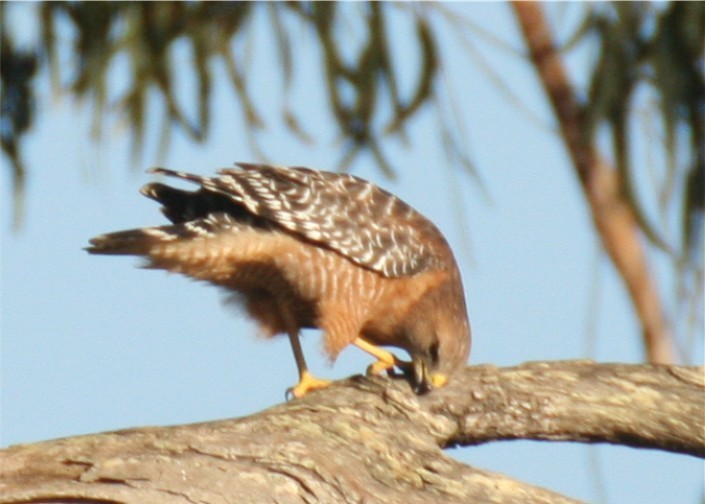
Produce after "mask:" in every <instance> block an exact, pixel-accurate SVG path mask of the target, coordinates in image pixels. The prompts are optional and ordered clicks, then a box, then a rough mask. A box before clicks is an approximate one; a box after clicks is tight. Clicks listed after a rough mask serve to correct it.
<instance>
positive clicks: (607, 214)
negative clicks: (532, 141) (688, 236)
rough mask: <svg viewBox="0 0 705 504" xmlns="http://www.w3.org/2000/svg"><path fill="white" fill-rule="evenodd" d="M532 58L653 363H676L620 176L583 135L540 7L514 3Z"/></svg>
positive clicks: (573, 97) (579, 116) (572, 95)
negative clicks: (624, 287)
mask: <svg viewBox="0 0 705 504" xmlns="http://www.w3.org/2000/svg"><path fill="white" fill-rule="evenodd" d="M512 6H513V8H514V13H515V15H516V18H517V20H518V22H519V26H520V27H521V30H522V33H523V35H524V41H525V43H526V46H527V48H528V50H529V56H530V57H531V61H532V63H533V65H534V67H535V68H536V71H537V73H538V75H539V79H540V80H541V84H542V85H543V88H544V90H545V92H546V95H547V96H548V98H549V101H550V103H551V106H552V108H553V111H554V113H555V115H556V119H557V121H558V124H559V129H560V132H561V136H562V137H563V142H564V143H565V146H566V149H567V150H568V153H569V154H570V157H571V159H572V161H573V167H574V169H575V172H576V174H577V176H578V179H579V180H580V184H581V186H582V188H583V192H584V193H585V196H586V198H587V202H588V204H589V206H590V210H591V213H592V219H593V221H594V223H595V228H596V230H597V232H598V233H599V235H600V239H601V241H602V244H603V246H604V248H605V251H606V252H607V255H609V257H610V259H611V260H612V263H613V264H614V266H615V268H616V269H617V272H618V273H619V275H620V276H621V278H622V281H623V282H624V284H625V286H626V288H627V292H628V293H629V297H630V298H631V301H632V305H633V306H634V311H635V312H636V315H637V317H638V318H639V320H640V322H641V327H642V333H643V337H644V346H645V347H646V354H647V357H648V359H649V362H660V363H672V362H675V357H674V352H673V342H672V338H671V334H670V328H669V325H668V323H667V320H666V316H665V314H664V309H663V306H662V303H661V300H660V296H659V293H658V289H657V287H656V282H655V280H654V278H653V276H652V274H651V271H650V269H649V265H648V261H647V259H646V253H645V251H644V245H643V243H642V241H641V236H640V232H639V225H638V223H637V218H636V215H635V214H634V210H633V208H632V207H631V206H630V205H629V202H628V201H627V198H626V197H625V193H624V189H623V188H624V183H623V181H622V180H621V178H620V175H619V173H618V172H617V170H615V169H614V168H613V167H612V166H610V165H609V163H608V162H607V161H605V159H604V158H603V157H602V156H600V153H599V152H598V151H597V149H596V148H595V146H594V145H593V144H592V143H589V142H588V137H587V135H586V134H585V133H584V128H585V121H584V113H583V110H582V108H581V106H580V104H579V102H578V99H577V97H576V95H575V91H574V90H573V86H572V83H571V81H570V79H569V77H568V73H567V70H566V68H565V66H564V65H563V61H562V58H561V54H560V51H559V50H558V49H557V48H556V45H555V43H554V42H553V36H552V32H551V29H550V28H549V25H548V21H547V20H546V18H545V16H544V14H543V8H542V7H541V5H540V4H539V3H536V2H512Z"/></svg>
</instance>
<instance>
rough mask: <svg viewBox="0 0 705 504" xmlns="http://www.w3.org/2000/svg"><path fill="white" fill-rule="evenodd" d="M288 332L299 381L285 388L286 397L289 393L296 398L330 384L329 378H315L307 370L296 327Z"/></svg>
mask: <svg viewBox="0 0 705 504" xmlns="http://www.w3.org/2000/svg"><path fill="white" fill-rule="evenodd" d="M288 333H289V342H290V343H291V349H292V350H293V351H294V358H295V359H296V367H298V369H299V383H297V384H296V385H294V386H293V387H291V388H288V389H287V390H286V395H287V397H288V396H289V394H291V395H292V396H294V397H296V398H299V397H303V396H305V395H306V394H307V393H308V392H310V391H311V390H316V389H320V388H324V387H327V386H328V385H330V384H331V381H330V380H321V379H319V378H316V377H315V376H313V375H312V374H311V373H310V372H309V371H308V367H307V366H306V359H304V352H303V350H302V349H301V342H300V341H299V331H298V329H294V328H291V329H290V330H289V331H288Z"/></svg>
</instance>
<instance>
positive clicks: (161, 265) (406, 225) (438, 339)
mask: <svg viewBox="0 0 705 504" xmlns="http://www.w3.org/2000/svg"><path fill="white" fill-rule="evenodd" d="M237 166H238V168H235V169H221V170H219V171H218V172H217V176H214V177H203V176H199V175H193V174H189V173H184V172H179V171H172V170H167V169H165V168H154V169H152V170H150V172H151V173H155V174H159V175H166V176H169V177H174V178H177V179H183V180H186V181H188V182H192V183H195V184H197V185H198V188H197V189H196V190H193V191H188V190H182V189H177V188H174V187H171V186H168V185H165V184H162V183H157V182H155V183H151V184H147V185H146V186H144V187H143V188H142V189H141V192H142V194H144V195H145V196H147V197H149V198H152V199H154V200H156V201H158V202H159V203H160V204H161V205H162V209H161V210H162V212H163V214H164V215H165V216H166V217H167V218H168V219H169V220H170V221H171V222H172V224H171V225H167V226H157V227H147V228H141V229H134V230H129V231H120V232H116V233H110V234H104V235H101V236H98V237H96V238H93V239H92V240H90V244H91V246H90V247H88V248H87V251H88V252H90V253H92V254H109V255H136V256H141V257H143V258H144V259H146V264H145V267H147V268H156V269H163V270H167V271H171V272H177V273H181V274H183V275H186V276H188V277H191V278H194V279H197V280H203V281H206V282H208V283H211V284H215V285H218V286H220V287H221V288H223V289H225V290H226V291H228V292H229V293H231V294H234V295H236V296H237V298H238V299H239V300H240V301H241V303H242V304H243V305H244V307H245V309H246V311H247V313H248V314H249V315H250V316H251V317H252V318H253V319H254V320H255V321H256V322H257V323H258V324H259V327H260V329H261V332H262V333H263V335H265V336H267V337H271V336H275V335H278V334H287V335H288V336H289V340H290V342H291V347H292V350H293V352H294V357H295V359H296V364H297V366H298V371H299V382H298V384H297V385H295V386H294V387H292V388H290V389H289V392H290V393H291V394H292V395H293V396H294V397H301V396H303V395H305V394H306V393H307V392H308V391H310V390H314V389H318V388H322V387H325V386H326V385H328V384H329V383H330V382H329V381H326V380H321V379H318V378H316V377H314V376H312V375H311V374H310V373H309V371H308V369H307V366H306V361H305V359H304V355H303V352H302V350H301V344H300V342H299V332H300V330H301V329H302V328H320V329H321V330H322V331H323V343H324V348H325V351H326V352H327V354H328V355H329V357H330V358H331V361H334V360H335V358H336V357H337V355H338V354H339V353H340V352H341V350H343V348H345V347H346V346H348V345H349V344H353V345H356V346H358V347H359V348H361V349H362V350H364V351H365V352H367V353H369V354H371V355H372V356H373V357H375V358H376V359H377V360H376V361H375V362H374V363H373V364H371V365H370V367H369V368H368V373H370V374H379V373H381V372H383V371H388V372H390V373H391V372H393V370H394V368H395V367H397V368H399V369H401V370H403V371H404V372H405V373H407V374H408V375H409V376H410V377H411V380H412V382H413V384H414V385H415V387H416V390H417V391H418V392H425V391H428V390H430V389H432V388H435V387H441V386H443V385H445V383H446V382H447V381H448V379H449V377H450V375H451V374H452V373H453V372H454V371H455V370H457V369H458V368H459V367H461V366H462V365H464V364H465V363H466V361H467V358H468V354H469V351H470V325H469V322H468V318H467V312H466V307H465V298H464V294H463V286H462V281H461V278H460V272H459V271H458V267H457V264H456V262H455V259H454V257H453V253H452V251H451V249H450V247H449V246H448V243H447V242H446V240H445V238H444V237H443V235H442V234H441V232H440V231H439V230H438V229H437V228H436V226H434V225H433V223H431V222H430V221H429V220H428V219H426V218H425V217H423V216H422V215H421V214H419V213H418V212H417V211H416V210H414V209H413V208H411V207H410V206H409V205H407V204H406V203H404V202H403V201H401V200H400V199H399V198H397V197H395V196H393V195H392V194H390V193H388V192H386V191H384V190H382V189H380V188H379V187H377V186H375V185H374V184H372V183H370V182H367V181H366V180H363V179H360V178H358V177H354V176H352V175H347V174H339V173H331V172H324V171H318V170H312V169H309V168H289V167H284V166H271V165H263V164H246V163H239V164H237ZM382 346H393V347H398V348H401V349H403V350H406V351H407V352H408V354H409V355H410V357H411V362H405V361H402V360H400V359H398V358H397V357H396V356H395V355H393V354H392V353H390V352H389V351H387V350H384V349H382V348H381V347H382Z"/></svg>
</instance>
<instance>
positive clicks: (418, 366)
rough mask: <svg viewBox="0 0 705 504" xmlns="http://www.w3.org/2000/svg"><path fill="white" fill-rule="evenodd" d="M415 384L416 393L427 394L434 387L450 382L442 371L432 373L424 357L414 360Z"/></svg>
mask: <svg viewBox="0 0 705 504" xmlns="http://www.w3.org/2000/svg"><path fill="white" fill-rule="evenodd" d="M413 371H414V376H413V380H414V386H415V387H416V393H418V394H425V393H426V392H428V391H430V390H433V389H434V388H441V387H443V386H445V384H446V383H448V377H447V376H446V375H444V374H442V373H431V372H430V371H429V369H428V366H427V365H426V363H425V362H424V361H423V359H415V360H414V362H413Z"/></svg>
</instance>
